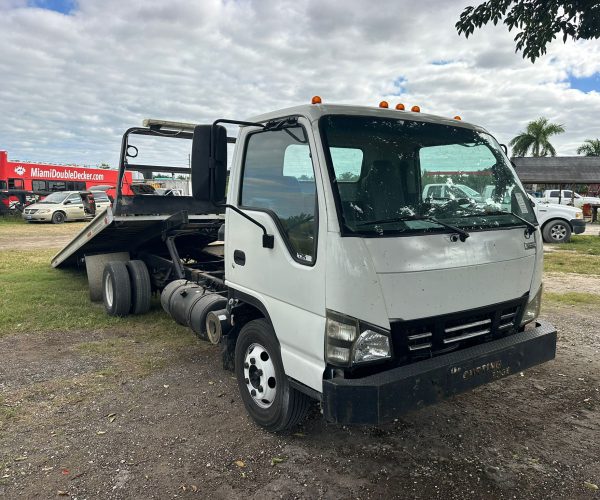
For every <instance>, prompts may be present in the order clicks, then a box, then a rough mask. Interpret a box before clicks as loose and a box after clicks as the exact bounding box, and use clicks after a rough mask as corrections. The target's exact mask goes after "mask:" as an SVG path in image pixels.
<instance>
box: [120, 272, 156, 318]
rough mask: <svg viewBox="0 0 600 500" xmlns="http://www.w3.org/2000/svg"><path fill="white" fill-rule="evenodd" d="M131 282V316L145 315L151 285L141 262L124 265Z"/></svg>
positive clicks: (148, 303)
mask: <svg viewBox="0 0 600 500" xmlns="http://www.w3.org/2000/svg"><path fill="white" fill-rule="evenodd" d="M126 266H127V271H129V279H130V280H131V309H130V310H129V312H130V313H131V314H145V313H147V312H148V311H149V310H150V299H151V298H152V284H151V283H150V273H148V268H147V267H146V264H145V263H144V261H143V260H130V261H129V262H127V264H126Z"/></svg>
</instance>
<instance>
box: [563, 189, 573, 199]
mask: <svg viewBox="0 0 600 500" xmlns="http://www.w3.org/2000/svg"><path fill="white" fill-rule="evenodd" d="M564 193H565V194H564V195H563V196H564V197H565V198H571V197H572V196H573V191H565V192H564Z"/></svg>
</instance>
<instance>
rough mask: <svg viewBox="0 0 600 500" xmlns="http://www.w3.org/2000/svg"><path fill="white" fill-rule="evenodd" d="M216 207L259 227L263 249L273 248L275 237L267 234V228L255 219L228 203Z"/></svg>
mask: <svg viewBox="0 0 600 500" xmlns="http://www.w3.org/2000/svg"><path fill="white" fill-rule="evenodd" d="M217 206H218V207H225V208H231V210H233V211H234V212H235V213H237V214H240V215H241V216H242V217H244V219H248V220H249V221H250V222H252V223H253V224H256V225H257V226H258V227H260V228H261V229H262V231H263V237H262V246H263V248H273V247H274V246H275V236H273V235H272V234H269V233H267V228H266V227H265V226H263V225H262V224H261V223H260V222H258V221H257V220H256V219H253V218H252V217H250V216H249V215H248V214H247V213H245V212H243V211H241V210H240V209H239V208H238V207H235V206H233V205H229V204H228V203H223V204H222V205H217Z"/></svg>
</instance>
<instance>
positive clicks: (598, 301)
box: [544, 292, 600, 306]
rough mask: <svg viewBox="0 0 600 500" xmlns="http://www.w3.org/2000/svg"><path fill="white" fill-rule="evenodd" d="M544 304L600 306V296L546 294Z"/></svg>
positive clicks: (576, 293) (580, 293)
mask: <svg viewBox="0 0 600 500" xmlns="http://www.w3.org/2000/svg"><path fill="white" fill-rule="evenodd" d="M544 304H562V305H568V306H581V305H589V306H600V295H597V294H594V293H584V292H566V293H554V292H545V293H544Z"/></svg>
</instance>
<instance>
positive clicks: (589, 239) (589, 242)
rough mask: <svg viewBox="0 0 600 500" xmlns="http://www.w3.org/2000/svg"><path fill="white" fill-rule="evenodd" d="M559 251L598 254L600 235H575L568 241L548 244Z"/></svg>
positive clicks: (599, 250) (599, 252) (599, 251)
mask: <svg viewBox="0 0 600 500" xmlns="http://www.w3.org/2000/svg"><path fill="white" fill-rule="evenodd" d="M549 246H550V247H552V248H554V249H555V250H557V251H559V252H561V251H565V252H576V253H578V254H584V255H600V236H591V235H587V236H585V235H582V236H579V235H575V236H573V237H572V238H571V241H570V242H569V243H560V244H554V245H549Z"/></svg>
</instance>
